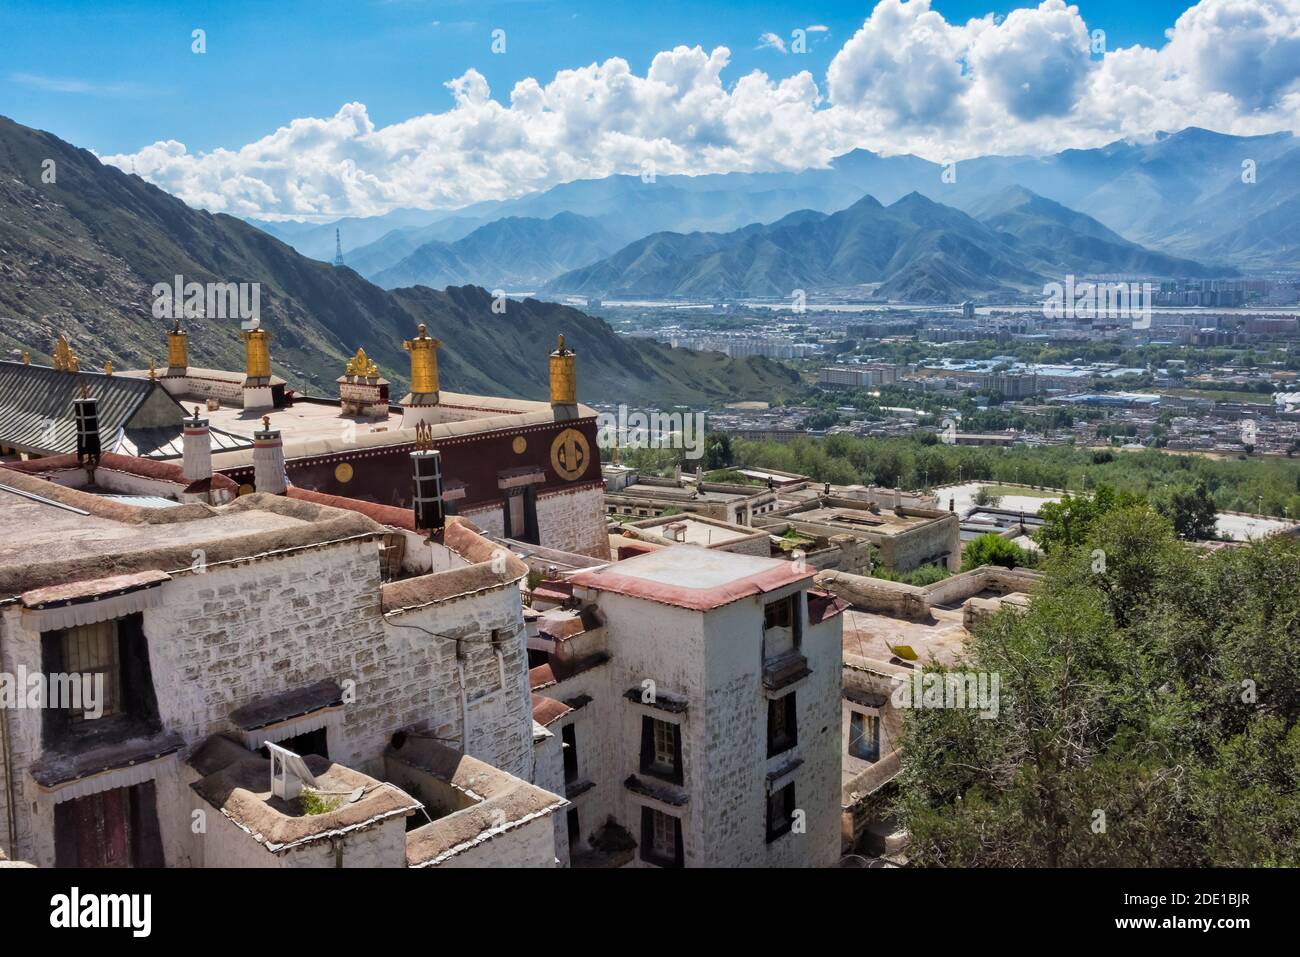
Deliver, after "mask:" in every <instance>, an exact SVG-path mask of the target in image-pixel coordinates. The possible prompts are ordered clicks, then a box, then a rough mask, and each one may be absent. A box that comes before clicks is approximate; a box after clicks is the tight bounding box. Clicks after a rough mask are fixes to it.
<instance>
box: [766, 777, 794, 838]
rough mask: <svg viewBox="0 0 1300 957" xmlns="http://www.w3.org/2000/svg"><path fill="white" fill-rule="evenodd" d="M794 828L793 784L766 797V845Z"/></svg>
mask: <svg viewBox="0 0 1300 957" xmlns="http://www.w3.org/2000/svg"><path fill="white" fill-rule="evenodd" d="M792 827H794V782H793V781H791V782H790V783H789V784H787V785H786V786H785V787H783V788H781V789H780V790H779V791H772V792H770V793H769V794H768V795H767V843H769V844H771V843H772V842H773V841H775V840H776V839H777V838H778V837H780V836H781V835H782V834H786V833H788V832H789V831H790V829H791V828H792Z"/></svg>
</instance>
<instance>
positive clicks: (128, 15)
mask: <svg viewBox="0 0 1300 957" xmlns="http://www.w3.org/2000/svg"><path fill="white" fill-rule="evenodd" d="M872 6H873V4H872V3H861V2H858V3H839V2H834V3H832V2H815V3H809V4H790V3H775V2H768V0H758V2H746V3H713V2H700V0H692V2H682V0H655V2H653V3H646V2H624V3H617V2H615V3H553V2H547V0H513V2H491V0H487V2H484V0H474V2H432V0H430V2H424V0H369V2H367V0H354V2H341V0H312V2H292V0H285V2H275V3H266V2H262V3H250V2H242V0H221V2H210V3H162V2H154V0H137V2H129V3H127V2H105V0H96V2H57V0H55V2H50V0H39V2H37V0H5V2H4V3H3V5H0V54H2V55H0V114H4V115H7V116H10V117H12V118H14V119H16V120H18V121H19V122H21V123H25V124H28V125H31V126H37V127H40V128H42V129H48V130H50V131H52V132H54V133H56V134H57V135H59V136H61V137H63V138H65V139H67V140H69V141H71V142H74V143H76V144H77V145H79V146H84V147H87V148H91V149H94V150H95V151H96V152H99V153H128V152H132V151H134V150H136V149H139V148H140V147H142V146H145V145H147V144H149V143H153V142H155V141H157V140H167V139H175V140H179V141H181V142H183V143H185V144H186V145H187V146H188V147H189V148H190V149H191V150H194V151H200V150H201V151H207V150H211V149H213V148H215V147H221V146H224V147H228V148H233V147H236V146H239V145H242V144H245V143H248V142H250V141H252V140H255V139H257V138H258V137H260V136H263V135H265V134H267V133H270V132H271V131H272V130H274V129H275V128H276V127H278V126H281V125H283V124H285V123H287V122H289V121H290V120H292V119H294V118H296V117H303V116H330V115H333V114H334V112H335V111H336V110H337V109H338V108H339V106H340V105H342V104H344V103H347V102H350V101H360V102H363V103H365V104H366V105H367V107H368V109H369V114H370V117H371V119H372V120H373V121H374V122H375V123H376V124H377V125H387V124H390V123H394V122H397V121H400V120H403V119H406V118H408V117H411V116H414V115H417V114H421V113H426V112H431V111H433V112H437V111H442V110H446V109H448V108H449V107H450V106H451V103H452V99H451V94H450V92H449V91H448V90H447V89H446V88H445V86H444V83H445V82H446V81H447V80H450V79H451V78H453V77H456V76H459V75H461V74H462V73H464V71H465V70H466V69H468V68H470V67H473V68H476V69H477V70H478V71H479V72H480V73H482V74H483V75H484V77H486V79H487V81H488V83H489V84H490V86H491V89H492V93H493V97H494V98H496V99H498V100H500V99H503V98H505V97H506V96H507V95H508V93H509V90H510V88H511V86H513V84H514V83H515V82H516V81H518V80H520V79H522V78H524V77H529V76H532V77H538V78H539V79H542V78H549V77H551V76H553V75H554V74H555V73H556V72H557V71H558V70H561V69H566V68H571V67H577V66H583V65H586V64H589V63H591V62H593V61H601V60H604V59H606V58H607V57H610V56H621V57H624V58H626V59H627V60H628V61H629V64H630V65H631V67H632V69H633V70H634V71H637V72H644V70H645V68H646V67H647V65H648V64H649V62H650V60H651V58H652V57H653V56H654V55H655V53H657V52H659V51H660V50H668V49H671V48H673V47H674V46H677V45H679V44H685V45H688V46H694V45H696V44H699V45H701V46H703V47H704V48H705V49H706V50H707V49H710V48H712V47H715V46H719V45H722V46H726V47H728V48H729V49H730V50H731V53H732V59H731V64H730V66H729V67H728V69H727V71H726V73H725V74H724V79H730V80H734V79H737V78H739V77H740V76H742V75H743V74H744V73H747V72H748V71H750V70H751V69H760V70H763V71H764V72H766V73H768V74H770V75H772V76H774V77H777V76H784V75H789V74H791V73H794V72H795V71H796V70H798V69H808V70H810V71H812V72H813V74H814V75H815V76H817V77H821V76H823V75H824V74H825V72H826V68H827V66H828V64H829V62H830V59H831V57H832V56H833V55H834V54H835V52H836V51H837V50H838V49H839V47H840V45H841V44H842V43H843V42H844V41H845V40H846V39H847V38H848V37H849V36H851V35H852V34H853V32H854V31H855V30H856V29H857V28H858V27H860V26H861V25H862V22H863V20H864V18H865V17H866V16H867V15H868V14H869V13H870V12H871V8H872ZM933 6H934V9H935V10H937V11H938V12H940V13H942V14H943V16H944V17H945V19H947V20H948V21H949V22H953V23H957V22H963V21H965V20H967V19H968V18H971V17H978V16H983V15H984V14H986V13H990V12H992V13H996V14H1006V13H1007V12H1009V11H1010V10H1012V9H1015V8H1016V7H1017V6H1023V4H1012V3H1002V2H995V3H989V2H980V0H948V2H945V0H935V2H934V4H933ZM1078 6H1079V8H1080V13H1081V14H1082V16H1083V18H1084V19H1085V20H1086V21H1087V23H1088V25H1089V27H1094V28H1095V27H1103V28H1104V29H1105V30H1106V32H1107V37H1108V43H1109V45H1110V46H1112V47H1115V46H1128V45H1131V44H1134V43H1141V44H1143V45H1146V46H1153V47H1154V46H1158V45H1160V43H1162V42H1163V33H1164V31H1165V29H1166V28H1168V27H1170V26H1172V24H1173V22H1174V21H1175V19H1177V16H1178V14H1179V13H1181V12H1182V11H1183V10H1184V9H1185V8H1186V7H1187V6H1188V4H1187V3H1185V2H1179V0H1139V2H1134V0H1123V2H1117V0H1083V2H1080V3H1078ZM435 22H436V25H435ZM813 24H820V25H825V26H827V27H829V28H830V30H829V31H828V32H827V33H824V34H812V35H811V36H812V39H813V43H812V48H811V50H810V51H809V53H808V55H807V56H804V57H798V58H795V57H783V56H782V55H781V54H780V53H778V52H777V51H775V50H772V49H770V48H763V49H758V46H759V41H758V38H759V36H760V35H761V34H762V33H765V32H774V33H776V34H778V35H779V36H782V37H786V38H788V37H789V34H790V31H791V30H792V29H794V28H796V27H803V26H808V25H813ZM196 27H201V28H203V29H204V30H206V31H207V43H208V50H207V53H206V54H205V55H203V56H196V55H194V54H193V53H191V51H190V44H191V40H190V33H191V30H193V29H194V28H196ZM494 28H502V29H504V30H506V54H505V55H504V56H501V55H493V54H492V53H491V52H490V44H491V31H492V30H493V29H494Z"/></svg>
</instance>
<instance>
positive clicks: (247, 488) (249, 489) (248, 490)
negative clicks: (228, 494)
mask: <svg viewBox="0 0 1300 957" xmlns="http://www.w3.org/2000/svg"><path fill="white" fill-rule="evenodd" d="M239 494H240V495H252V494H253V486H251V485H249V484H248V483H247V482H245V483H244V484H243V485H241V486H239Z"/></svg>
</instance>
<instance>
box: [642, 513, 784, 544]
mask: <svg viewBox="0 0 1300 957" xmlns="http://www.w3.org/2000/svg"><path fill="white" fill-rule="evenodd" d="M669 525H684V526H686V527H685V529H684V530H683V531H684V532H685V534H686V538H685V543H686V544H688V545H704V546H706V547H707V546H709V545H719V544H722V543H723V542H734V541H735V540H736V539H738V538H749V537H750V536H751V535H753V534H754V533H755V532H761V531H762V529H757V528H756V529H750V530H749V531H747V532H743V531H740V530H739V529H734V528H726V527H725V526H719V525H711V524H709V523H708V522H701V521H697V520H696V519H693V518H687V517H686V516H682V515H674V516H673V520H672V521H671V522H665V523H663V524H660V525H650V526H643V528H644V530H645V531H647V532H655V533H656V534H659V535H665V536H666V535H667V534H668V526H669Z"/></svg>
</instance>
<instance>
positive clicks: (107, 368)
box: [104, 359, 113, 375]
mask: <svg viewBox="0 0 1300 957" xmlns="http://www.w3.org/2000/svg"><path fill="white" fill-rule="evenodd" d="M112 374H113V360H112V359H109V360H108V361H107V362H105V363H104V375H112Z"/></svg>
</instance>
